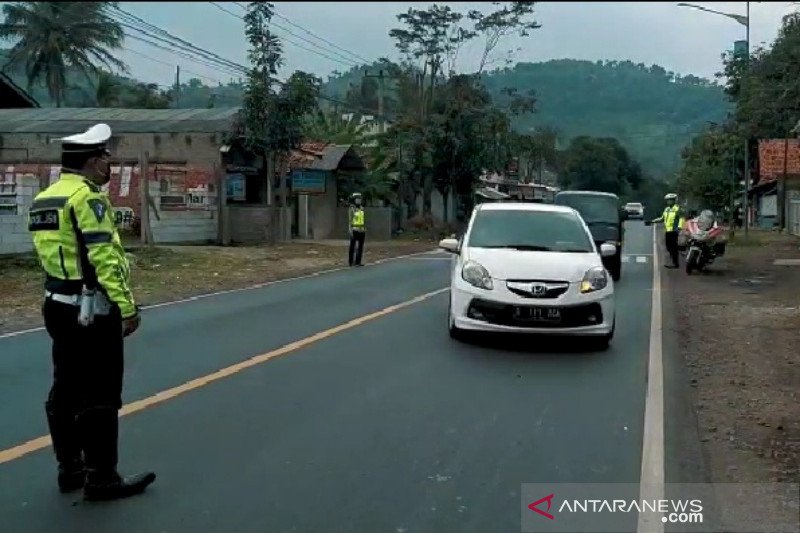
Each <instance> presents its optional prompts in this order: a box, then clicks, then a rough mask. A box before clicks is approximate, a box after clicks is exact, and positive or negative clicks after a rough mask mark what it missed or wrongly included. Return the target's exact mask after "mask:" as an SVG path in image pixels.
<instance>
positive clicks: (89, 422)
mask: <svg viewBox="0 0 800 533" xmlns="http://www.w3.org/2000/svg"><path fill="white" fill-rule="evenodd" d="M110 137H111V128H109V127H108V125H106V124H97V125H95V126H93V127H91V128H89V129H88V130H87V131H86V132H84V133H81V134H77V135H72V136H69V137H64V138H63V139H59V140H60V141H61V142H62V143H63V145H62V156H61V166H62V169H61V179H59V180H58V181H57V182H55V183H54V184H52V185H50V186H49V187H48V188H47V189H45V190H44V191H42V192H41V193H40V194H39V195H38V196H37V197H36V198H35V200H34V202H33V205H32V206H31V210H30V219H29V230H30V231H31V232H32V235H33V242H34V246H35V247H36V253H37V254H38V256H39V260H40V262H41V265H42V267H43V268H44V270H45V274H46V281H45V301H44V306H43V314H44V322H45V327H46V329H47V332H48V334H49V335H50V337H51V338H52V340H53V353H52V357H53V368H54V371H53V386H52V388H51V390H50V394H49V396H48V398H47V401H46V403H45V411H46V413H47V422H48V425H49V428H50V436H51V437H52V441H53V450H54V451H55V455H56V459H57V461H58V486H59V488H60V490H61V492H71V491H75V490H78V489H80V488H83V492H84V499H86V500H113V499H118V498H125V497H128V496H132V495H134V494H137V493H140V492H142V491H143V490H144V489H145V488H146V487H147V486H148V485H150V484H151V483H152V482H153V481H155V478H156V476H155V474H154V473H152V472H146V473H142V474H138V475H135V476H131V477H127V478H122V477H121V476H120V475H119V474H118V473H117V469H116V467H117V438H118V418H117V416H118V410H119V409H120V408H121V407H122V376H123V339H124V337H127V336H128V335H130V334H132V333H133V332H134V331H136V330H137V328H138V327H139V321H140V319H139V312H138V311H139V310H138V307H137V306H136V304H135V303H134V300H133V295H132V294H131V289H130V285H129V277H130V270H129V266H128V260H127V257H126V256H125V250H124V249H123V247H122V244H121V241H120V238H119V235H118V234H117V231H116V227H115V224H114V218H113V212H112V210H111V204H110V202H109V200H108V197H107V195H105V194H104V193H102V192H101V191H100V187H101V186H103V185H105V184H106V183H108V181H109V180H110V178H111V167H110V163H109V159H108V157H109V155H110V154H109V152H108V150H107V149H106V142H107V141H108V139H109V138H110Z"/></svg>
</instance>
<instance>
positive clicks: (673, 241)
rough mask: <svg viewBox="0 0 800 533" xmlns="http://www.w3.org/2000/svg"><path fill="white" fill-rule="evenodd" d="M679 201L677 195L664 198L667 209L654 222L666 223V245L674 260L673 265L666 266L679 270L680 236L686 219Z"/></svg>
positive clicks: (668, 195)
mask: <svg viewBox="0 0 800 533" xmlns="http://www.w3.org/2000/svg"><path fill="white" fill-rule="evenodd" d="M677 200H678V195H677V194H675V193H669V194H667V195H666V196H664V201H665V202H666V203H667V207H665V208H664V212H663V213H662V214H661V216H660V217H658V218H655V219H653V221H652V222H653V224H655V223H658V222H664V245H665V246H666V248H667V252H668V253H669V255H670V258H671V259H672V264H671V265H664V266H665V267H666V268H678V267H679V266H680V264H679V262H678V235H679V234H680V231H681V228H683V224H684V218H683V213H682V212H681V208H680V206H678V205H677Z"/></svg>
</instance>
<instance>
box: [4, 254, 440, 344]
mask: <svg viewBox="0 0 800 533" xmlns="http://www.w3.org/2000/svg"><path fill="white" fill-rule="evenodd" d="M435 248H436V244H435V242H433V241H430V240H428V239H425V240H417V241H406V240H395V241H390V242H375V243H369V242H367V244H366V246H365V254H364V262H365V263H373V262H377V261H382V260H386V259H391V258H396V257H401V256H405V255H409V254H416V253H424V252H428V251H432V250H434V249H435ZM131 256H132V257H131V276H132V284H133V287H132V289H133V293H134V296H135V298H136V300H137V303H138V304H139V305H141V306H148V305H154V304H159V303H163V302H168V301H174V300H179V299H182V298H188V297H192V296H196V295H199V294H207V293H211V292H217V291H224V290H231V289H240V288H245V287H249V286H252V285H256V284H259V283H268V282H271V281H278V280H283V279H290V278H295V277H300V276H307V275H311V274H314V273H317V272H323V271H328V270H333V269H337V268H345V267H347V243H345V242H343V241H333V242H329V241H325V242H319V243H287V244H280V245H275V246H247V247H245V246H241V247H218V246H156V247H152V248H147V249H144V248H142V249H136V250H134V251H133V252H132V253H131ZM0 272H2V276H0V294H2V295H3V303H4V304H5V303H6V301H7V302H8V305H3V306H2V308H0V334H4V333H9V332H13V331H19V330H23V329H27V328H35V327H39V326H40V325H41V312H40V308H41V299H42V294H43V290H44V289H43V286H42V273H41V270H40V268H39V266H38V263H37V261H36V259H35V258H34V257H33V256H24V257H0Z"/></svg>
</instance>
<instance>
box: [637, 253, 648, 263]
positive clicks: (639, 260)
mask: <svg viewBox="0 0 800 533" xmlns="http://www.w3.org/2000/svg"><path fill="white" fill-rule="evenodd" d="M636 262H637V263H647V258H646V257H645V256H643V255H637V256H636Z"/></svg>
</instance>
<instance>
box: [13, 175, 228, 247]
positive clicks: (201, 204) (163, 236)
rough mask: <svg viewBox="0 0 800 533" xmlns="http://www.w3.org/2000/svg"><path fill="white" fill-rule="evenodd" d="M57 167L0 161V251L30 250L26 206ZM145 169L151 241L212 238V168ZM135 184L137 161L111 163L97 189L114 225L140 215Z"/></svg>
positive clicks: (214, 192) (214, 225) (215, 223)
mask: <svg viewBox="0 0 800 533" xmlns="http://www.w3.org/2000/svg"><path fill="white" fill-rule="evenodd" d="M60 170H61V167H60V166H59V165H48V164H21V165H1V166H0V254H15V253H25V252H30V251H32V250H33V243H32V241H31V237H30V234H29V233H28V216H27V214H28V211H29V209H30V206H31V204H32V203H33V198H34V197H35V196H36V195H37V194H38V193H39V191H40V190H42V189H43V188H46V187H48V186H49V185H50V184H52V183H55V181H57V180H58V179H59V173H60ZM151 172H152V176H153V180H151V181H150V195H151V197H152V200H153V204H152V205H151V212H150V220H151V227H152V229H153V238H154V240H155V243H156V244H165V243H206V242H209V241H216V239H217V231H218V225H219V220H218V216H217V209H218V207H217V202H218V191H217V187H216V183H215V176H214V172H213V170H209V169H205V168H199V167H192V166H187V165H177V166H176V165H153V167H152V170H151ZM139 183H140V179H139V167H138V165H128V166H124V165H123V166H115V167H112V177H111V181H110V182H109V183H108V184H107V185H106V186H105V187H104V188H103V190H104V191H105V192H107V193H108V195H109V198H110V199H111V203H112V205H113V206H114V214H115V217H116V221H117V226H118V227H119V228H120V229H129V228H132V227H133V226H134V225H136V222H137V219H138V218H139V215H140V214H141V200H140V192H139ZM153 207H155V210H153ZM156 213H157V215H156Z"/></svg>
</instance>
